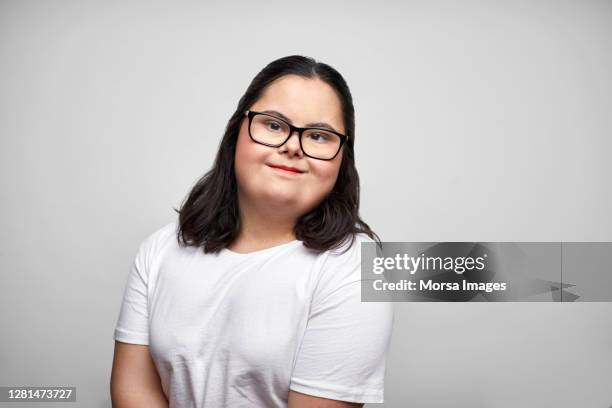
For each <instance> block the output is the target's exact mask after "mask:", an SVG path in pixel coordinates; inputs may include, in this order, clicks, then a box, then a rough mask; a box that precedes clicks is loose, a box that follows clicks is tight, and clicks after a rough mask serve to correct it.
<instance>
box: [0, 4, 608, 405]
mask: <svg viewBox="0 0 612 408" xmlns="http://www.w3.org/2000/svg"><path fill="white" fill-rule="evenodd" d="M230 4H231V7H230ZM291 54H302V55H307V56H311V57H314V58H315V59H317V60H320V61H322V62H325V63H328V64H330V65H332V66H333V67H335V68H336V69H338V70H339V71H340V72H341V73H342V75H343V76H344V77H345V79H346V80H347V82H348V84H349V86H350V87H351V91H352V93H353V98H354V102H355V108H356V160H357V167H358V170H359V172H360V176H361V182H362V184H361V187H362V196H361V199H362V207H361V214H362V216H363V218H364V219H365V220H366V222H368V223H369V224H370V225H371V226H372V227H373V229H374V230H375V231H376V232H378V233H379V235H380V236H381V238H382V239H383V240H385V241H562V240H563V241H612V220H611V217H610V209H611V208H612V194H611V190H612V187H611V186H612V183H610V174H612V164H611V162H610V151H612V149H611V147H612V143H611V141H610V139H611V136H612V134H611V130H612V115H610V113H611V112H612V96H611V95H612V74H611V72H612V2H610V1H572V2H569V1H507V2H485V1H482V2H474V1H469V2H450V1H449V2H426V1H423V2H388V3H384V2H376V3H374V2H356V1H344V2H332V1H310V2H280V1H277V2H268V1H258V2H253V1H252V2H243V1H233V2H230V3H227V4H224V5H221V4H208V3H204V2H202V3H196V2H189V3H179V2H149V1H147V2H144V1H143V2H102V1H100V2H88V1H6V0H2V1H0V135H1V145H0V180H1V183H2V185H1V186H2V189H1V191H2V200H1V201H0V211H1V214H2V228H0V243H1V245H0V248H1V249H0V255H1V257H0V271H1V275H0V328H1V329H0V330H1V336H0V385H73V386H76V387H77V399H78V402H77V403H76V404H73V405H74V406H75V407H95V408H102V407H107V406H110V395H109V378H110V368H111V363H112V351H113V337H112V333H113V326H114V324H115V321H116V318H117V313H118V310H119V306H120V301H121V295H122V290H123V286H124V284H125V279H126V277H127V272H128V269H129V267H130V265H131V262H132V260H133V257H134V255H135V253H136V249H137V246H138V244H139V243H140V241H141V240H142V239H144V237H145V236H147V235H148V234H150V233H151V232H152V231H154V230H155V229H157V228H159V227H161V226H162V225H164V224H165V223H166V222H169V221H170V220H172V219H174V215H175V213H174V211H173V210H172V207H178V206H179V205H180V202H181V201H182V199H183V198H184V197H185V195H186V194H187V192H188V191H189V189H190V187H191V186H192V184H193V183H194V182H195V181H196V180H197V179H198V178H199V177H200V176H201V175H202V174H203V173H204V172H205V171H207V170H208V169H209V168H210V166H211V164H212V159H213V157H214V154H215V152H216V149H217V146H218V143H219V141H220V139H221V136H222V134H223V131H224V128H225V125H226V123H227V120H228V119H229V117H230V115H231V113H232V112H233V111H234V109H235V108H236V105H237V103H238V99H239V98H240V97H241V96H242V94H243V92H244V91H245V90H246V87H247V86H248V84H249V82H250V81H251V79H252V78H253V76H254V75H255V74H256V73H257V72H258V71H259V70H260V69H262V68H263V67H264V66H265V65H266V64H267V63H269V62H270V61H272V60H274V59H276V58H279V57H282V56H285V55H291ZM611 289H612V288H611ZM396 305H397V314H396V324H395V332H394V337H393V342H392V348H391V350H390V354H389V362H388V370H387V386H386V395H385V397H386V403H385V404H384V405H380V406H385V407H394V408H395V407H408V406H415V407H448V406H453V407H479V406H480V407H487V408H488V407H494V408H501V407H516V406H521V407H552V406H554V407H577V406H581V407H607V406H610V405H611V404H612V391H610V390H611V388H610V384H611V383H612V325H611V323H612V317H611V316H612V304H610V303H580V304H579V303H577V304H558V303H507V304H502V303H498V304H450V303H444V304H425V303H413V304H406V303H403V304H396ZM3 406H9V405H8V404H5V405H3ZM14 406H21V405H19V404H15V405H14ZM372 406H374V405H372Z"/></svg>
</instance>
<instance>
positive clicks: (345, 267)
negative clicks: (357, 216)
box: [321, 233, 375, 281]
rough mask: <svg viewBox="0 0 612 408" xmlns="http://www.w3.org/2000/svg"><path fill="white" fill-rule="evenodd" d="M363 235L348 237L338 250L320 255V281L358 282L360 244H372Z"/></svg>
mask: <svg viewBox="0 0 612 408" xmlns="http://www.w3.org/2000/svg"><path fill="white" fill-rule="evenodd" d="M374 242H375V241H374V240H373V239H371V238H370V237H369V236H368V235H366V234H364V233H358V234H355V235H354V236H353V237H352V238H351V237H350V236H349V237H348V238H347V239H346V240H345V241H344V242H343V243H342V245H340V246H339V247H338V248H335V249H330V250H328V251H325V252H323V253H322V254H321V257H322V262H321V279H323V280H326V281H337V280H340V281H342V280H346V279H349V280H356V279H357V280H358V279H360V276H361V253H362V244H364V243H374Z"/></svg>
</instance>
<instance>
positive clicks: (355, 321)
mask: <svg viewBox="0 0 612 408" xmlns="http://www.w3.org/2000/svg"><path fill="white" fill-rule="evenodd" d="M354 123H355V120H354V108H353V102H352V97H351V94H350V91H349V88H348V86H347V84H346V82H345V81H344V79H343V78H342V76H341V75H340V74H339V73H338V72H337V71H336V70H334V69H333V68H332V67H330V66H329V65H326V64H324V63H320V62H316V61H315V60H313V59H311V58H307V57H303V56H297V55H294V56H289V57H285V58H281V59H278V60H276V61H273V62H271V63H270V64H268V65H267V66H266V67H265V68H264V69H263V70H262V71H261V72H260V73H259V74H258V75H257V76H256V77H255V78H254V79H253V81H252V82H251V84H250V86H249V87H248V89H247V91H246V93H245V94H244V96H243V97H242V98H241V99H240V101H239V103H238V107H237V109H236V111H235V112H234V114H233V115H232V117H231V118H230V120H229V123H228V125H227V129H226V132H225V135H224V137H223V140H222V141H221V144H220V147H219V151H218V153H217V157H216V159H215V162H214V165H213V168H212V169H211V170H210V171H209V172H208V173H206V174H205V175H204V176H203V177H202V178H201V179H200V180H199V181H198V182H197V183H196V185H195V186H194V187H193V189H192V190H191V192H190V194H189V195H188V197H187V199H186V200H185V201H184V203H183V204H182V206H181V209H180V211H179V210H177V212H178V213H179V216H178V219H177V221H176V222H172V223H170V224H168V225H166V226H164V227H162V228H160V229H159V230H157V231H155V232H154V233H152V234H151V235H150V236H149V237H147V239H145V240H144V241H143V242H142V244H141V245H140V248H139V250H138V253H137V255H136V259H135V262H134V265H133V267H132V269H131V271H130V274H129V276H128V280H127V284H126V288H125V293H124V297H123V303H122V306H121V311H120V314H119V318H118V321H117V325H116V327H115V336H114V338H115V340H116V341H115V356H114V361H113V369H112V376H111V396H112V400H113V404H114V406H117V407H126V408H128V407H168V406H169V407H176V408H179V407H211V408H219V407H230V408H236V407H290V408H301V407H315V406H316V407H323V408H324V407H328V408H332V407H337V408H340V407H360V406H362V405H363V403H368V402H374V403H375V402H383V390H384V376H385V362H386V352H387V347H388V344H389V341H390V336H391V330H392V326H393V308H392V304H391V303H385V302H380V303H372V302H370V303H369V302H361V271H360V265H361V252H360V250H361V243H362V242H378V241H380V240H379V239H378V236H377V235H376V234H375V233H374V232H372V230H371V229H370V227H369V226H368V225H367V224H366V223H365V222H364V221H363V220H361V219H360V217H359V214H358V210H359V178H358V174H357V171H356V168H355V162H354V150H353V148H354V143H355V131H354V127H355V125H354ZM375 238H376V239H375Z"/></svg>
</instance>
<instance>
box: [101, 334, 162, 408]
mask: <svg viewBox="0 0 612 408" xmlns="http://www.w3.org/2000/svg"><path fill="white" fill-rule="evenodd" d="M110 391H111V401H112V404H113V405H112V406H113V408H168V401H167V399H166V396H165V395H164V393H163V391H162V387H161V381H160V379H159V374H158V373H157V369H156V368H155V364H154V363H153V360H152V359H151V355H150V353H149V346H146V345H141V344H128V343H123V342H120V341H115V355H114V357H113V368H112V373H111V381H110Z"/></svg>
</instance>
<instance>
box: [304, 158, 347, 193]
mask: <svg viewBox="0 0 612 408" xmlns="http://www.w3.org/2000/svg"><path fill="white" fill-rule="evenodd" d="M339 168H340V162H339V161H338V162H337V163H336V162H335V161H334V162H325V161H317V162H314V163H311V164H310V171H311V172H312V175H313V177H314V179H315V180H316V186H317V190H319V191H318V192H319V194H320V195H326V194H328V193H329V192H330V191H331V190H332V189H333V188H334V184H335V183H336V179H337V178H338V171H339Z"/></svg>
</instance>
